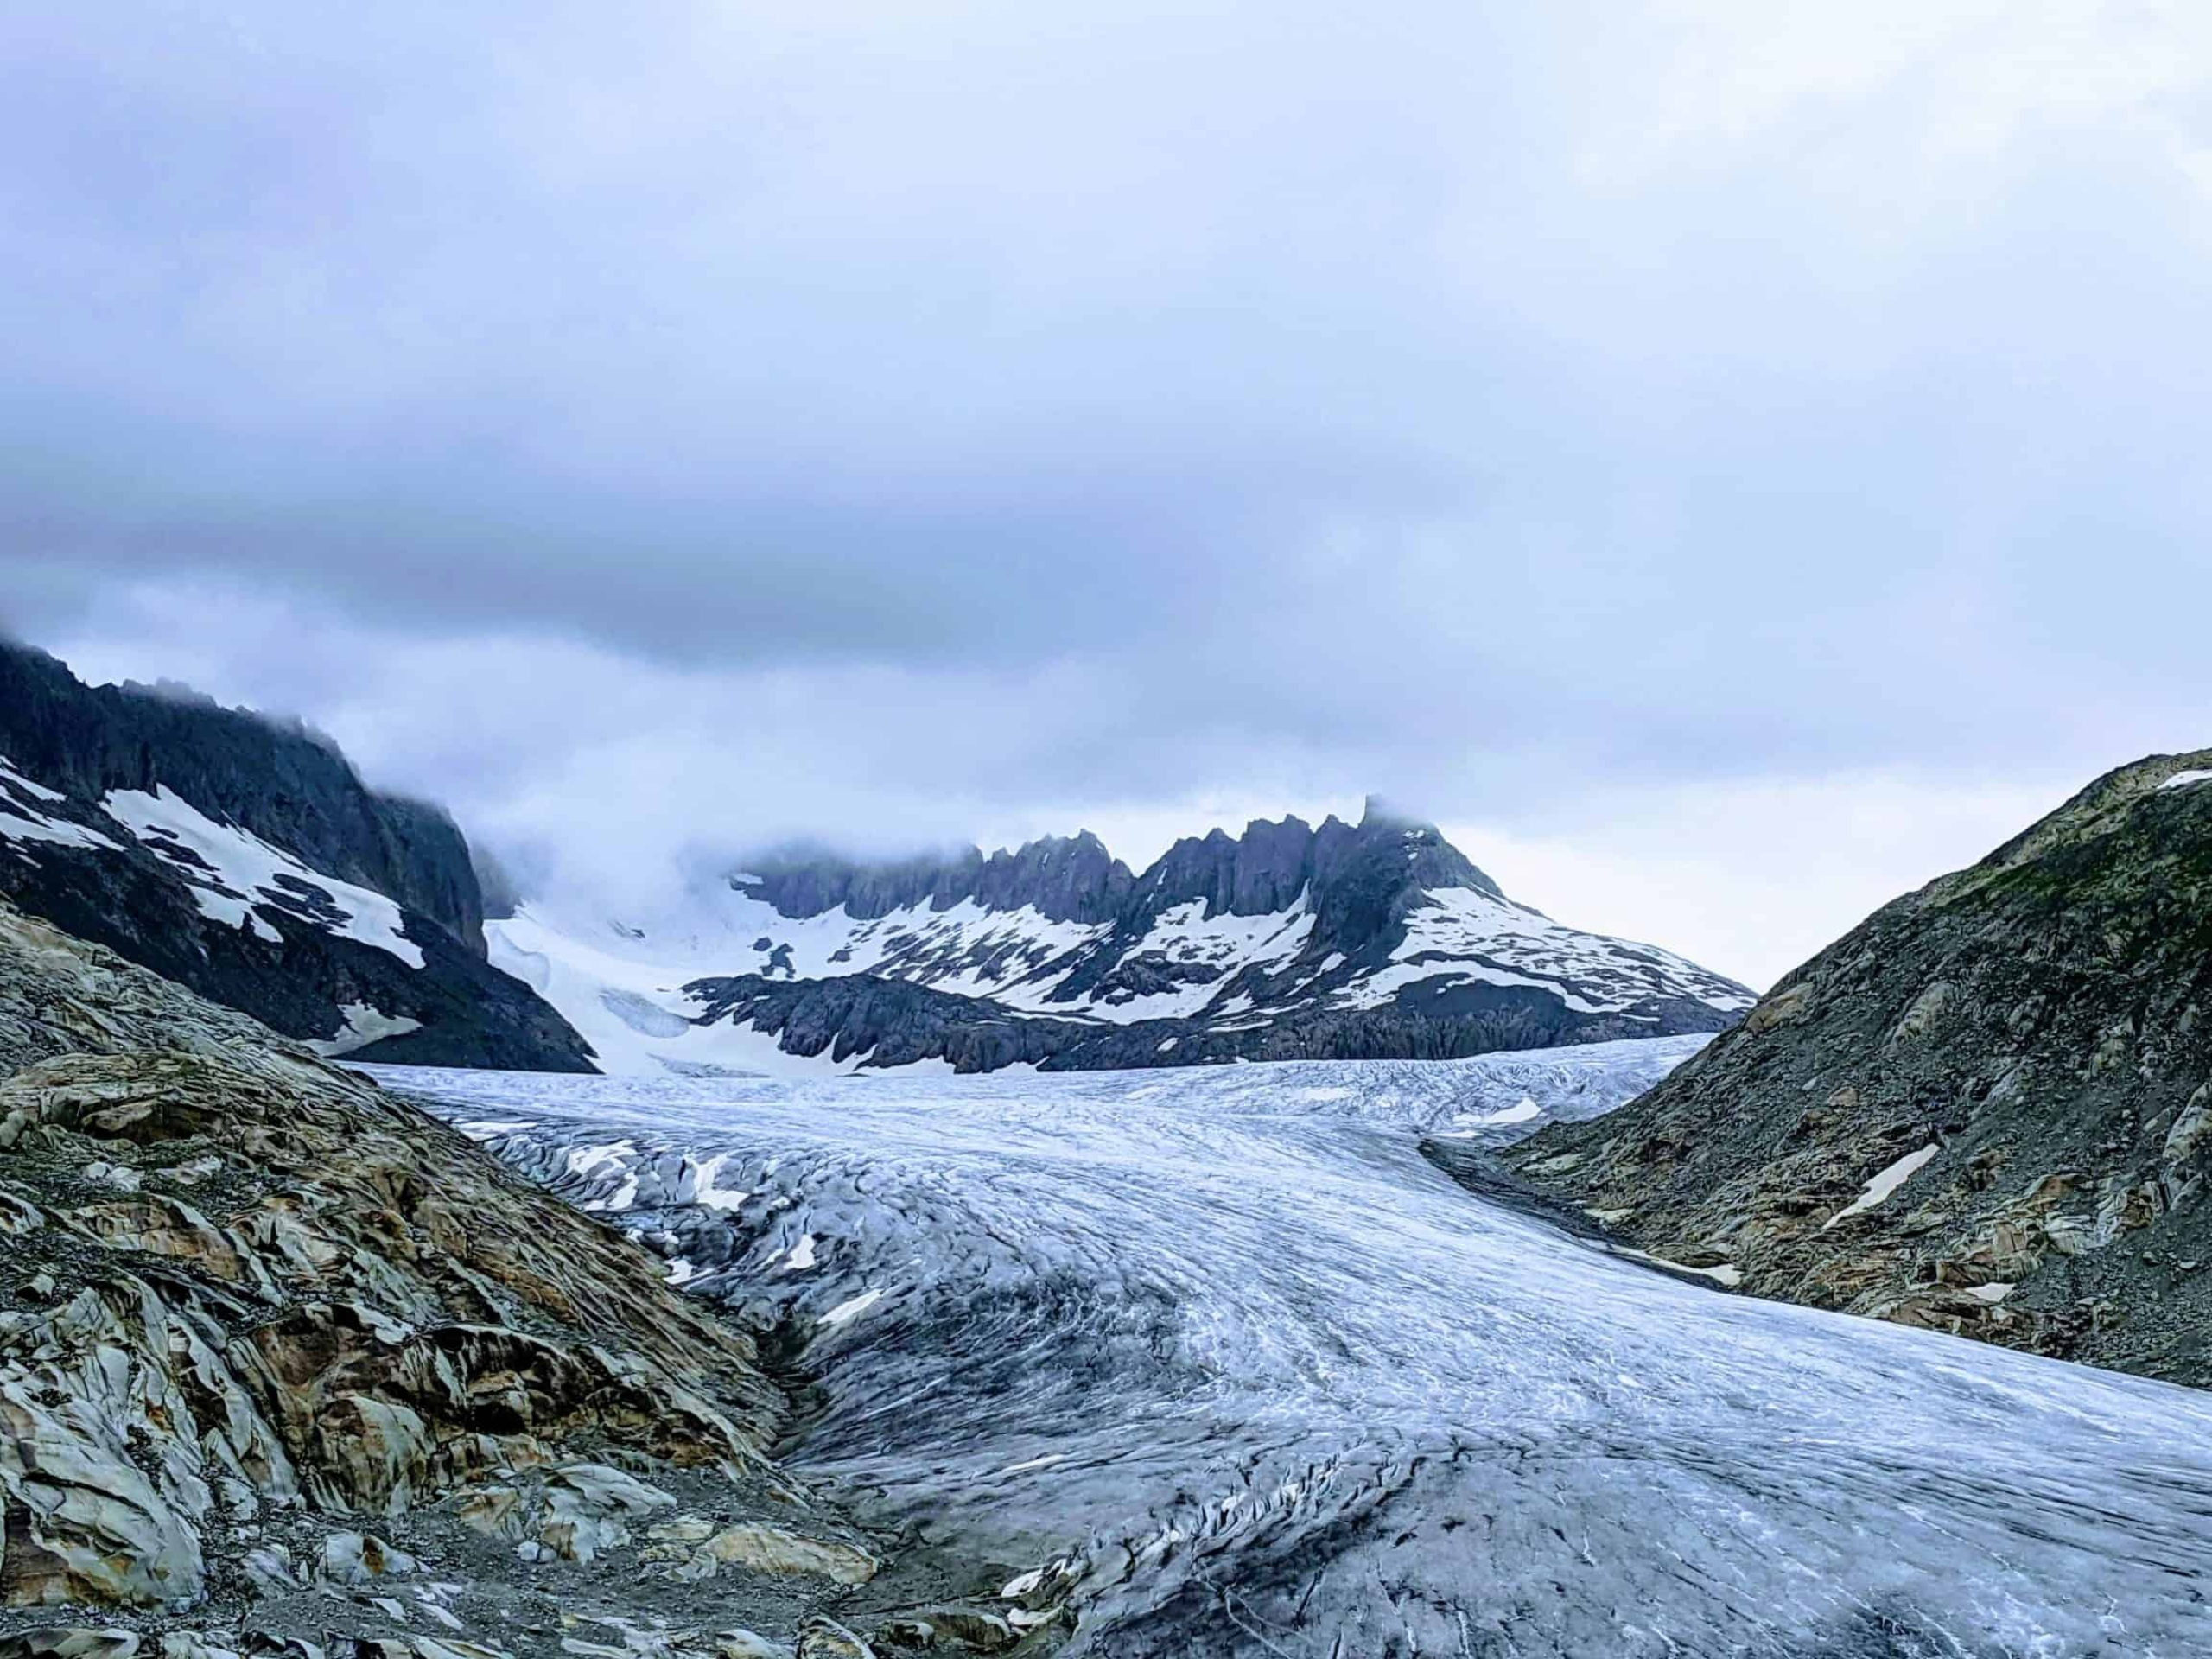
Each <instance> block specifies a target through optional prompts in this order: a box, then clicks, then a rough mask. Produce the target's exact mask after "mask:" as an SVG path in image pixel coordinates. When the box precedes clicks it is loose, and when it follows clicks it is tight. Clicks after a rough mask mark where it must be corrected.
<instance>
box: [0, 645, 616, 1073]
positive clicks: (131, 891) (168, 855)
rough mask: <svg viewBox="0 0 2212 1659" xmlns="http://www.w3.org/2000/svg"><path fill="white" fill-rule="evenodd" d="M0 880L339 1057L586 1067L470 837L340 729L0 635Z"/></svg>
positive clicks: (69, 926) (83, 930) (111, 943)
mask: <svg viewBox="0 0 2212 1659" xmlns="http://www.w3.org/2000/svg"><path fill="white" fill-rule="evenodd" d="M0 894H5V895H6V896H7V897H9V898H10V899H13V900H14V901H15V902H16V904H17V905H18V906H21V907H22V909H24V910H26V911H29V912H31V913H33V914H35V915H39V916H42V917H45V918H48V920H51V921H53V922H54V923H56V924H57V925H60V926H61V927H62V928H64V929H66V930H67V931H69V932H70V933H73V934H74V935H75V936H77V937H78V938H85V939H91V940H93V941H96V942H97V943H99V944H105V945H106V946H108V947H109V948H110V949H111V950H115V951H117V952H118V953H119V954H121V955H123V956H124V957H129V958H130V960H132V961H134V962H137V963H140V964H141V965H143V966H144V967H147V968H150V969H153V970H154V971H156V973H159V974H162V975H163V976H166V977H168V978H169V979H172V980H175V981H176V982H179V983H180V984H182V985H185V986H188V987H189V988H191V989H193V990H194V991H197V992H199V993H200V995H204V996H207V997H208V998H210V999H212V1000H213V1001H218V1002H223V1003H226V1004H228V1005H229V1006H231V1007H234V1008H239V1009H243V1010H244V1011H245V1012H246V1013H249V1014H254V1015H256V1016H257V1018H259V1019H260V1020H263V1021H264V1022H265V1023H267V1024H269V1025H270V1026H273V1027H276V1028H277V1030H278V1031H280V1032H282V1033H284V1034H286V1035H288V1036H291V1037H296V1038H299V1039H303V1040H305V1041H307V1042H308V1043H310V1044H312V1045H313V1046H315V1047H316V1048H318V1049H320V1050H321V1052H324V1053H326V1054H353V1053H359V1054H363V1055H365V1056H368V1057H371V1058H378V1059H385V1060H395V1061H415V1062H418V1063H422V1064H431V1065H497V1066H503V1067H521V1068H525V1069H552V1070H565V1071H577V1070H582V1069H583V1068H584V1067H585V1065H586V1058H585V1052H584V1048H583V1045H582V1041H581V1040H580V1039H578V1037H577V1036H576V1034H575V1032H573V1031H571V1030H570V1029H569V1027H567V1026H566V1025H565V1024H563V1021H562V1020H561V1018H560V1016H559V1015H558V1014H556V1013H555V1012H554V1011H553V1009H552V1008H551V1007H549V1006H548V1005H547V1004H545V1003H544V1002H543V1001H541V1000H540V999H539V998H537V996H536V995H533V994H532V993H531V991H530V990H529V989H528V988H526V987H525V986H523V985H521V984H518V982H516V981H515V980H514V979H512V977H511V976H508V975H505V974H502V973H499V972H498V971H497V970H496V969H493V967H492V966H491V965H490V963H488V962H487V961H486V955H485V944H484V938H483V931H482V930H483V906H482V900H481V898H480V893H479V890H478V887H477V880H476V876H475V874H474V870H473V869H472V868H471V865H470V861H469V855H468V848H467V843H466V842H464V841H463V840H462V839H461V832H460V831H459V830H458V829H455V828H454V824H453V823H452V822H451V820H449V819H448V818H447V817H445V815H444V814H443V813H442V812H440V811H438V810H436V809H435V808H432V807H428V806H424V805H422V804H419V803H416V802H412V801H404V800H397V799H394V798H391V797H388V796H382V795H378V794H376V793H374V792H373V791H370V790H368V789H366V788H365V787H364V786H363V785H362V784H361V781H360V779H359V778H358V777H357V776H356V775H355V774H354V772H353V768H352V767H351V766H348V765H347V764H346V760H345V757H344V756H343V755H341V754H340V753H339V752H338V751H337V749H336V748H335V747H334V746H333V745H332V744H330V742H329V741H327V739H323V738H321V737H318V736H316V735H315V734H312V733H309V732H308V731H307V730H305V729H304V728H301V727H298V726H282V725H277V724H275V723H273V722H270V721H264V720H262V719H260V718H258V717H257V716H255V715H250V714H247V713H245V712H244V711H242V710H238V709H222V708H219V707H217V706H216V705H215V704H214V703H213V702H210V701H208V700H207V699H206V698H204V697H194V696H191V695H190V694H188V693H186V692H183V691H182V690H178V689H174V688H172V689H166V690H161V691H152V690H145V689H143V688H138V687H112V686H102V687H88V686H86V685H83V684H81V683H79V682H78V681H77V680H76V679H75V677H73V676H72V675H71V674H70V672H69V671H68V670H67V668H66V667H64V666H63V665H62V664H60V663H59V662H57V661H55V660H54V658H51V657H48V656H46V655H44V654H43V653H41V652H35V651H30V650H27V649H25V648H22V647H20V646H15V645H5V644H0Z"/></svg>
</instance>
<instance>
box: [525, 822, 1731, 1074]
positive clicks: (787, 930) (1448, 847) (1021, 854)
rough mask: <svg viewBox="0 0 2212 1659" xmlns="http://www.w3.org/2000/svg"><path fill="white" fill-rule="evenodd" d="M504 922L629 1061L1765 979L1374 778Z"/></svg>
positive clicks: (1098, 1051)
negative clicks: (1186, 834) (1496, 853)
mask: <svg viewBox="0 0 2212 1659" xmlns="http://www.w3.org/2000/svg"><path fill="white" fill-rule="evenodd" d="M491 931H492V937H493V958H494V960H495V961H497V962H499V963H500V964H501V965H502V966H504V967H505V968H506V969H508V970H509V971H510V972H512V973H513V974H515V975H516V976H518V977H520V978H523V979H524V980H525V981H527V982H529V983H531V985H532V986H533V987H535V988H537V989H538V990H539V991H540V992H541V993H542V994H543V995H545V996H546V997H547V998H548V999H549V1000H550V1001H552V1002H553V1003H554V1004H555V1006H556V1007H559V1008H560V1009H561V1010H562V1011H563V1014H565V1015H567V1016H568V1018H569V1020H570V1021H571V1022H572V1023H574V1024H575V1026H576V1027H577V1028H578V1029H579V1030H582V1031H583V1032H585V1033H587V1035H588V1038H589V1039H590V1041H591V1043H592V1045H593V1047H594V1052H596V1053H597V1054H598V1055H599V1056H600V1057H601V1060H602V1062H603V1063H604V1064H605V1065H606V1066H607V1069H609V1070H615V1071H655V1070H658V1069H659V1068H661V1067H662V1066H667V1067H671V1068H673V1069H676V1070H678V1071H682V1070H696V1069H701V1068H707V1069H715V1068H720V1069H728V1070H746V1069H749V1068H754V1067H758V1068H762V1069H768V1070H776V1069H779V1066H780V1063H781V1060H782V1059H783V1058H789V1057H796V1058H799V1059H807V1060H817V1061H819V1062H821V1063H822V1064H823V1065H824V1066H829V1065H843V1066H846V1067H848V1068H850V1067H852V1066H855V1065H865V1066H868V1067H870V1068H873V1069H884V1068H889V1067H893V1066H899V1065H912V1064H916V1063H919V1062H940V1063H944V1064H949V1065H952V1066H953V1067H954V1068H955V1069H957V1070H960V1071H977V1070H991V1069H995V1068H996V1067H999V1066H1002V1065H1014V1064H1036V1065H1044V1066H1047V1067H1050V1068H1052V1069H1055V1070H1088V1069H1095V1068H1101V1067H1124V1066H1160V1065H1191V1064H1201V1063H1208V1062H1217V1061H1224V1060H1232V1059H1299V1058H1305V1059H1319V1058H1342V1059H1368V1058H1462V1057H1465V1056H1469V1055H1474V1054H1480V1053H1487V1052H1496V1051H1498V1050H1503V1049H1516V1048H1535V1047H1544V1046H1554V1045H1557V1044H1560V1043H1570V1042H1596V1041H1606V1040H1611V1039H1620V1038H1629V1037H1652V1036H1665V1035H1674V1034H1677V1033H1689V1032H1704V1031H1713V1030H1718V1029H1719V1028H1720V1027H1723V1026H1725V1025H1726V1024H1727V1023H1728V1022H1729V1021H1730V1020H1732V1018H1734V1017H1735V1015H1736V1014H1737V1013H1738V1012H1739V1011H1740V1010H1741V1009H1742V1008H1745V1007H1749V1006H1750V1004H1751V1000H1752V999H1751V995H1750V993H1749V992H1747V991H1746V990H1745V988H1743V987H1742V986H1740V985H1738V984H1736V983H1735V982H1732V981H1730V980H1726V979H1723V978H1721V977H1719V976H1717V975H1714V974H1712V973H1709V972H1707V970H1705V969H1700V968H1699V967H1697V966H1696V965H1695V964H1694V963H1688V962H1686V961H1684V960H1682V959H1681V957H1675V956H1674V955H1672V954H1671V953H1669V952H1667V951H1664V950H1658V949H1656V948H1655V947H1652V946H1649V945H1640V944H1632V943H1630V942H1628V941H1625V940H1620V939H1614V938H1605V937H1604V936H1601V935H1596V934H1591V933H1586V932H1582V931H1580V930H1577V929H1573V928H1569V927H1565V926H1562V925H1559V924H1557V923H1554V922H1553V921H1552V920H1551V919H1550V918H1548V917H1545V916H1543V915H1542V914H1541V913H1540V912H1536V911H1535V910H1533V909H1530V908H1529V906H1524V905H1519V904H1516V903H1515V902H1514V901H1513V900H1512V899H1509V898H1507V897H1506V896H1505V894H1504V893H1503V892H1502V891H1501V890H1500V889H1499V887H1498V886H1497V883H1496V882H1495V881H1493V880H1491V878H1490V877H1489V876H1487V875H1485V874H1484V873H1483V872H1482V871H1481V870H1479V869H1478V868H1476V867H1475V866H1474V865H1473V864H1472V863H1471V862H1470V861H1468V859H1467V858H1466V857H1465V855H1463V854H1461V853H1460V852H1459V849H1457V848H1455V847H1453V846H1452V844H1451V843H1450V842H1448V841H1446V839H1445V837H1444V836H1443V835H1442V834H1441V833H1440V831H1439V830H1438V829H1436V828H1435V827H1434V826H1433V825H1431V824H1426V823H1419V822H1417V821H1415V820H1413V819H1409V818H1406V817H1402V816H1400V815H1398V814H1395V813H1393V812H1391V811H1389V810H1387V809H1385V808H1383V807H1382V806H1380V805H1379V804H1376V803H1374V802H1371V801H1370V803H1369V806H1368V810H1367V812H1366V814H1365V816H1364V817H1363V818H1362V820H1361V822H1360V823H1357V824H1347V823H1343V822H1341V821H1339V820H1338V819H1336V818H1333V817H1332V818H1330V819H1328V820H1327V821H1325V823H1322V824H1320V825H1319V827H1318V828H1316V827H1314V826H1311V825H1308V824H1306V823H1304V822H1303V821H1301V820H1300V819H1298V818H1295V817H1290V818H1285V819H1283V820H1281V822H1277V823H1268V822H1264V821H1262V822H1255V823H1252V824H1250V825H1249V826H1248V827H1247V828H1246V829H1245V830H1244V832H1243V835H1242V836H1230V835H1228V834H1226V833H1225V832H1224V831H1221V830H1215V831H1213V832H1212V833H1211V834H1209V835H1207V836H1202V837H1191V838H1187V839H1185V840H1183V841H1180V842H1177V843H1176V844H1175V845H1174V846H1173V847H1172V848H1171V849H1169V850H1168V851H1167V852H1166V853H1165V854H1164V855H1161V857H1160V859H1159V860H1157V861H1155V862H1154V864H1153V865H1151V866H1150V867H1149V868H1147V869H1146V870H1145V871H1144V872H1142V873H1141V874H1132V873H1131V872H1130V871H1129V869H1128V867H1127V866H1126V865H1124V864H1122V862H1120V861H1118V860H1116V859H1114V858H1112V857H1111V856H1110V855H1109V854H1108V852H1107V850H1106V849H1105V847H1104V846H1103V844H1102V843H1101V842H1099V841H1098V840H1097V839H1096V837H1095V836H1090V835H1083V836H1076V837H1073V838H1071V839H1065V840H1048V841H1042V842H1031V843H1030V844H1028V845H1027V846H1026V847H1023V848H1021V849H1018V850H1015V851H1012V852H1000V853H997V854H994V855H991V856H990V857H988V858H985V857H984V856H983V855H982V854H981V853H977V852H972V851H971V852H969V853H966V854H962V855H954V856H950V857H946V858H938V859H915V860H907V861H899V862H896V863H890V864H880V865H868V864H859V863H855V862H852V861H845V860H840V859H836V858H830V857H825V856H823V855H818V854H807V855H782V856H779V857H775V858H765V859H761V860H759V861H754V862H753V864H752V865H751V866H750V867H749V868H746V869H744V870H741V871H740V872H738V873H736V874H734V875H732V876H731V877H730V878H729V879H728V884H727V887H726V888H725V889H724V890H722V891H720V892H710V893H705V894H702V895H698V896H696V898H695V899H694V900H693V901H692V903H691V904H690V906H689V907H688V908H685V909H683V910H681V911H679V912H677V913H675V914H671V915H669V916H666V917H663V918H601V920H600V921H599V922H598V923H596V924H594V923H593V922H590V921H588V920H586V919H584V917H583V915H582V913H581V912H577V911H575V910H570V911H568V912H563V911H562V910H561V908H560V907H559V906H548V907H544V908H542V909H541V908H540V907H539V906H536V905H525V906H524V907H523V908H522V910H521V911H520V912H519V913H518V914H517V915H516V916H513V917H510V918H501V919H499V920H496V921H494V922H493V924H492V928H491ZM747 1039H751V1040H749V1041H748V1040H747Z"/></svg>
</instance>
